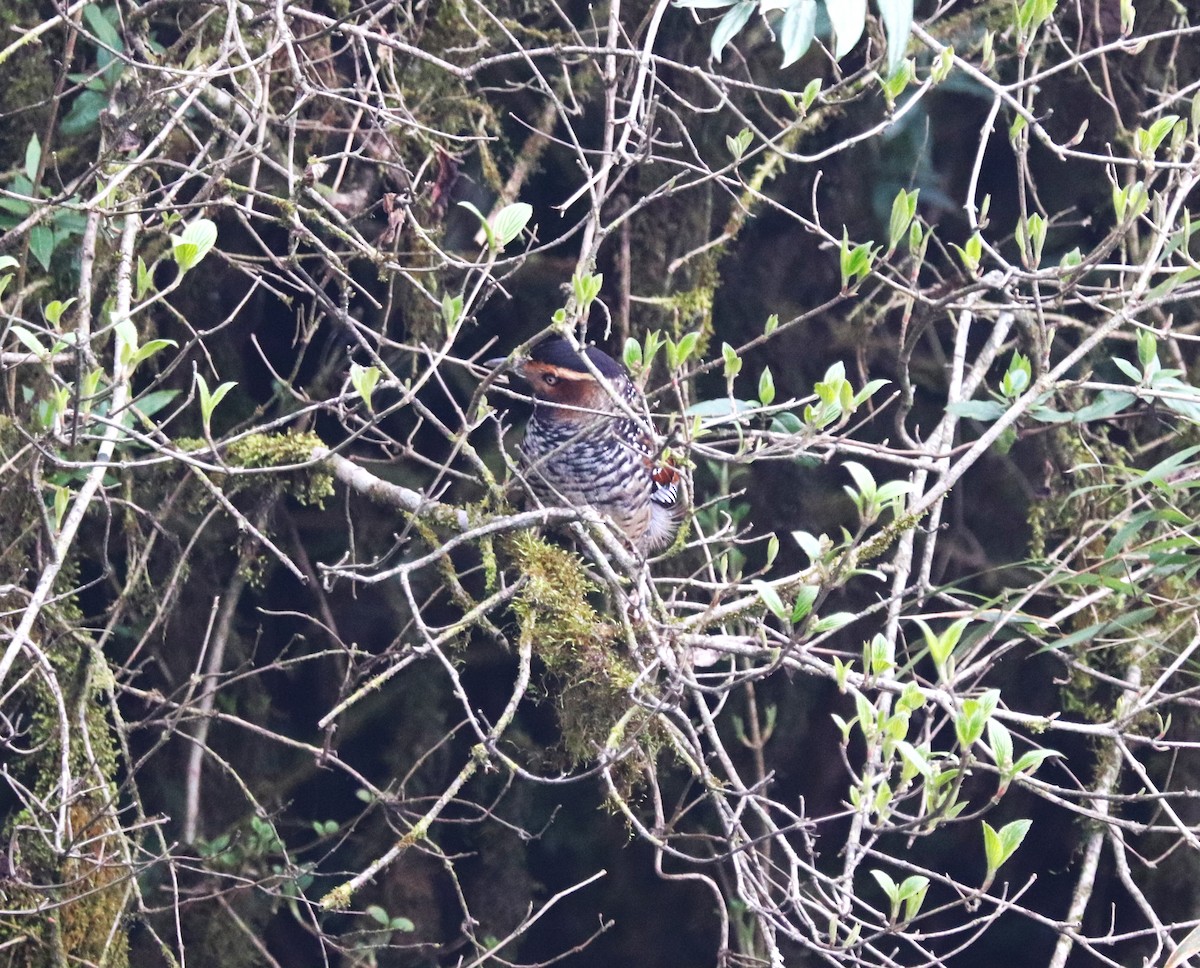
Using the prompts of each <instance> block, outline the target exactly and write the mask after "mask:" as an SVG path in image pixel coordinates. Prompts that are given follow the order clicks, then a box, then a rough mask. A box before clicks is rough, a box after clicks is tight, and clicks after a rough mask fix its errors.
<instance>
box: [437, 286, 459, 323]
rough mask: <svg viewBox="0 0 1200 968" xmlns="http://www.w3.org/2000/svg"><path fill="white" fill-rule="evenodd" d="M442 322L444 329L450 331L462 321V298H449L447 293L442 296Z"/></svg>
mask: <svg viewBox="0 0 1200 968" xmlns="http://www.w3.org/2000/svg"><path fill="white" fill-rule="evenodd" d="M441 312H442V322H443V323H444V324H445V326H446V329H450V328H451V327H452V326H454V324H455V323H457V322H458V321H459V320H461V319H462V314H463V297H462V296H461V295H459V296H451V295H450V294H449V293H447V294H446V295H444V296H442V309H441Z"/></svg>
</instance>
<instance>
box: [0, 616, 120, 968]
mask: <svg viewBox="0 0 1200 968" xmlns="http://www.w3.org/2000/svg"><path fill="white" fill-rule="evenodd" d="M46 638H47V639H49V638H50V637H48V636H47V637H46ZM43 649H44V651H46V653H47V655H48V658H49V661H50V664H51V666H52V667H53V668H54V671H55V674H56V679H57V681H58V684H59V687H60V688H61V690H62V692H63V699H64V700H65V702H66V705H67V709H68V710H78V711H79V712H80V715H79V716H78V718H77V717H75V716H71V717H70V719H71V721H72V729H71V734H70V737H69V738H70V756H69V757H68V763H69V766H70V772H71V776H72V777H74V778H75V781H76V786H77V787H78V788H79V789H80V790H81V791H83V792H80V793H79V794H77V795H75V796H74V797H73V798H72V800H71V802H70V804H69V806H68V809H67V814H66V819H67V829H66V831H65V835H66V836H65V849H64V850H63V851H62V852H56V851H55V850H54V849H53V847H52V842H51V841H50V840H49V839H48V838H47V837H45V836H44V835H43V834H42V833H41V831H44V830H45V829H46V828H47V827H48V826H49V825H51V824H54V823H56V822H57V817H56V816H55V817H49V816H35V815H34V814H33V813H32V812H31V809H30V808H26V809H24V810H21V811H19V812H17V813H16V814H14V815H13V816H12V817H10V818H9V822H8V823H7V824H6V825H5V826H4V828H3V830H0V837H2V838H3V840H4V842H5V843H8V844H9V845H10V848H9V849H10V851H11V852H12V853H13V854H15V855H16V856H18V857H19V858H20V862H21V868H22V870H23V872H24V874H25V879H26V883H28V884H31V885H37V886H36V887H28V888H23V889H22V890H21V893H20V894H19V895H14V896H12V897H11V898H10V899H9V903H7V904H6V907H8V908H9V909H16V910H21V909H26V910H28V909H34V908H37V907H39V906H44V905H46V904H52V905H55V909H54V915H53V916H52V917H46V916H24V917H22V916H15V917H11V918H4V919H2V920H0V945H4V946H5V947H6V949H7V950H8V951H9V952H11V954H10V960H9V961H8V962H7V963H8V964H9V965H13V966H20V968H41V966H43V965H46V966H49V965H62V964H69V963H75V962H79V963H82V964H95V965H101V966H105V968H123V966H125V965H127V964H128V942H127V938H126V935H125V932H124V931H123V930H122V929H121V921H122V918H123V916H124V912H125V906H126V902H127V899H128V883H129V879H130V877H131V876H132V871H131V869H130V868H129V866H128V864H127V863H126V862H125V857H126V856H127V855H128V852H129V850H128V847H127V845H126V844H125V842H124V841H125V832H124V830H123V829H122V828H121V824H120V819H119V816H118V814H117V793H116V786H115V783H114V782H113V778H114V777H115V776H116V772H117V752H116V744H115V742H114V739H113V736H112V732H111V730H110V729H109V726H108V722H107V720H106V719H105V716H104V712H103V709H104V706H103V705H102V703H101V701H100V700H103V699H104V694H103V690H104V685H105V683H107V682H108V681H109V680H110V678H111V673H109V670H108V669H107V668H106V667H105V666H103V665H99V666H97V665H96V664H97V663H101V664H102V663H103V661H104V660H103V658H102V657H99V656H97V655H95V654H94V653H93V651H92V646H91V643H90V642H89V641H88V640H87V639H86V638H85V637H83V636H80V635H77V634H75V633H72V632H65V633H62V634H60V635H59V636H57V637H56V638H54V639H53V645H52V647H46V646H45V645H43ZM22 702H23V704H24V707H25V710H26V713H27V715H28V721H29V724H30V736H31V739H32V740H33V744H32V749H33V751H34V752H32V753H31V754H30V755H29V756H27V757H24V758H22V759H20V760H19V761H17V762H16V763H14V764H13V765H12V767H11V769H12V771H13V773H14V775H15V776H17V777H18V778H19V779H20V780H21V781H22V782H23V783H24V784H26V785H27V786H28V787H29V788H30V789H31V790H32V791H33V792H34V794H35V798H36V799H34V800H33V801H32V802H39V803H46V804H53V803H55V801H56V798H57V796H58V793H59V759H60V751H61V748H62V747H61V733H60V728H61V723H60V721H59V715H58V707H57V704H56V702H55V700H54V697H53V696H52V694H51V693H50V691H49V689H47V688H46V686H45V684H44V680H43V679H41V678H40V677H38V676H32V677H30V680H29V685H28V687H27V688H26V689H25V690H24V692H23V695H22ZM10 944H11V947H10V946H9V945H10Z"/></svg>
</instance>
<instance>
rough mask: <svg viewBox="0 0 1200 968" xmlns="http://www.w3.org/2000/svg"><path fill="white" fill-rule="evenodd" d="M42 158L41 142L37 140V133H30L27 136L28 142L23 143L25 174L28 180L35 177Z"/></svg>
mask: <svg viewBox="0 0 1200 968" xmlns="http://www.w3.org/2000/svg"><path fill="white" fill-rule="evenodd" d="M41 160H42V143H41V142H40V141H38V136H37V134H36V133H35V134H32V135H30V137H29V143H28V144H26V145H25V175H26V177H28V179H29V180H30V181H33V180H35V179H36V178H37V173H38V165H39V164H40V163H41Z"/></svg>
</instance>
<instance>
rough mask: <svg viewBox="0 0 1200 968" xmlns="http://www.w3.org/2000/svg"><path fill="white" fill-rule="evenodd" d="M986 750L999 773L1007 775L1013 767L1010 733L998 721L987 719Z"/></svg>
mask: <svg viewBox="0 0 1200 968" xmlns="http://www.w3.org/2000/svg"><path fill="white" fill-rule="evenodd" d="M987 731H988V749H989V750H990V752H991V754H992V759H993V760H995V761H996V766H997V767H999V769H1000V772H1001V773H1007V772H1008V771H1010V770H1011V769H1012V765H1013V741H1012V733H1010V732H1009V731H1008V727H1007V726H1005V725H1004V724H1003V723H1002V722H1000V720H998V719H989V720H988V724H987Z"/></svg>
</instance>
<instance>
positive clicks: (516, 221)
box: [492, 202, 533, 251]
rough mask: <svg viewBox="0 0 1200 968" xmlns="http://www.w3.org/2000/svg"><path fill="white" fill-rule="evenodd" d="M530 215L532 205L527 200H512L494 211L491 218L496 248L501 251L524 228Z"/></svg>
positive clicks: (531, 214) (531, 213)
mask: <svg viewBox="0 0 1200 968" xmlns="http://www.w3.org/2000/svg"><path fill="white" fill-rule="evenodd" d="M532 217H533V206H532V205H530V204H529V203H528V202H513V203H512V204H511V205H505V206H504V208H502V209H500V211H499V212H497V213H496V217H495V219H493V220H492V231H493V233H494V237H495V242H496V248H497V249H498V250H500V251H503V250H504V248H505V247H506V246H507V245H508V244H509V243H510V242H512V241H513V239H515V238H516V237H517V236H518V235H520V234H521V233H522V232H523V231H524V230H525V226H526V225H528V224H529V220H530V218H532Z"/></svg>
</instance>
